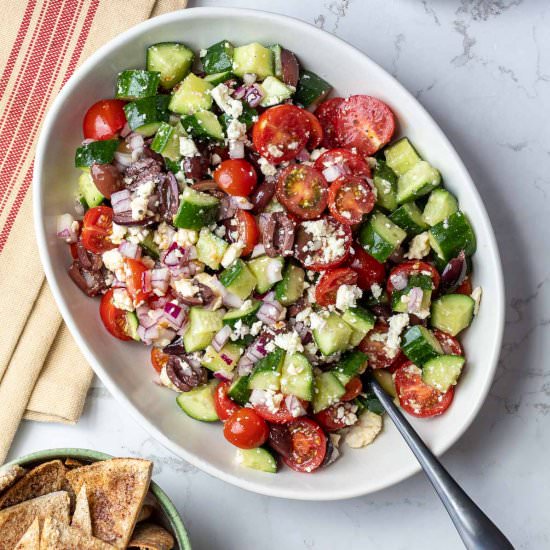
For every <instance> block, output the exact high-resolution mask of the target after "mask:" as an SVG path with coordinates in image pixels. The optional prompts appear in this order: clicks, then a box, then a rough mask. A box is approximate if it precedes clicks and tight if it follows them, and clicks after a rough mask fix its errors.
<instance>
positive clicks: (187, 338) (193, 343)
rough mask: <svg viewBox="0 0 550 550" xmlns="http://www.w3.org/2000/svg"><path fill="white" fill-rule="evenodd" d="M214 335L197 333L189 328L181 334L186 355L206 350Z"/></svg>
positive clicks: (209, 332) (212, 333)
mask: <svg viewBox="0 0 550 550" xmlns="http://www.w3.org/2000/svg"><path fill="white" fill-rule="evenodd" d="M215 334H216V332H211V331H207V332H199V331H196V330H192V329H191V327H189V328H188V329H187V330H186V331H185V333H184V334H183V345H184V347H185V351H186V352H187V353H192V352H194V351H200V350H203V349H206V348H207V347H208V346H209V345H210V343H211V342H212V339H213V338H214V335H215Z"/></svg>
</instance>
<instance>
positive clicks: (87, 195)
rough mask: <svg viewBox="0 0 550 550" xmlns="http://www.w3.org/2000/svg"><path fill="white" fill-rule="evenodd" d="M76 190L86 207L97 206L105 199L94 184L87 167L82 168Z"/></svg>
mask: <svg viewBox="0 0 550 550" xmlns="http://www.w3.org/2000/svg"><path fill="white" fill-rule="evenodd" d="M78 191H79V193H80V195H81V197H82V200H83V201H84V203H85V204H86V206H87V207H88V208H93V207H94V206H99V205H100V204H101V203H102V202H103V201H104V199H105V197H104V196H103V195H102V194H101V193H100V192H99V190H98V188H97V187H96V186H95V183H94V180H93V179H92V174H91V173H90V170H89V169H86V170H83V171H82V174H80V177H79V178H78Z"/></svg>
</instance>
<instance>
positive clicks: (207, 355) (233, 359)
mask: <svg viewBox="0 0 550 550" xmlns="http://www.w3.org/2000/svg"><path fill="white" fill-rule="evenodd" d="M242 353H243V348H242V347H241V346H239V345H237V344H235V343H233V342H227V344H225V346H223V348H222V349H221V350H220V351H219V352H218V351H216V350H215V349H214V348H213V347H212V346H208V347H207V348H206V350H205V352H204V355H203V357H202V360H201V365H202V366H203V367H206V368H207V369H208V370H211V371H213V372H216V371H219V370H221V371H226V372H231V371H232V370H233V369H234V368H235V367H236V366H237V363H238V362H239V359H240V358H241V355H242Z"/></svg>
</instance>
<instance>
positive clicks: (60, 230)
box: [56, 214, 78, 243]
mask: <svg viewBox="0 0 550 550" xmlns="http://www.w3.org/2000/svg"><path fill="white" fill-rule="evenodd" d="M74 221H75V220H74V218H73V217H72V216H71V215H70V214H61V216H57V233H56V234H57V236H58V237H59V238H60V239H63V240H64V241H65V242H66V243H75V242H76V241H78V231H75V227H76V224H75V223H74Z"/></svg>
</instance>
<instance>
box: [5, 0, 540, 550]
mask: <svg viewBox="0 0 550 550" xmlns="http://www.w3.org/2000/svg"><path fill="white" fill-rule="evenodd" d="M190 5H191V6H199V5H200V6H227V7H229V6H239V7H250V8H258V9H263V10H268V11H276V12H279V13H284V14H287V15H292V16H294V17H297V18H300V19H303V20H305V21H308V22H310V23H314V24H316V25H318V26H319V27H322V28H324V29H325V30H327V31H329V32H332V33H335V34H337V35H338V36H340V37H342V38H344V39H346V40H347V41H349V42H351V43H352V44H353V45H355V46H356V47H358V48H359V49H361V50H362V51H364V52H365V53H366V54H367V55H369V56H370V57H371V58H372V59H374V60H375V61H376V62H378V63H379V64H380V65H382V67H384V68H385V69H386V70H388V71H389V72H391V73H392V74H393V75H395V76H396V77H397V78H398V79H399V80H400V81H401V82H402V83H403V84H404V85H405V86H406V87H407V88H408V89H409V90H410V91H411V92H413V93H414V94H415V95H416V97H417V98H418V99H419V100H420V102H421V103H422V104H423V105H424V106H425V107H426V108H427V109H428V111H430V113H431V114H432V115H433V116H434V118H435V119H436V120H437V122H438V123H439V124H440V125H441V127H442V128H443V130H444V131H445V132H446V133H447V135H448V136H449V137H450V139H451V141H452V142H453V143H454V145H455V147H456V148H457V150H458V152H459V154H460V155H461V156H462V158H463V160H464V162H465V164H466V166H467V167H468V169H469V170H470V173H471V174H472V176H473V178H474V181H475V182H476V184H477V186H478V189H479V191H480V192H481V194H482V196H483V198H484V200H485V204H486V205H487V209H488V211H489V215H490V217H491V220H492V222H493V225H494V227H495V230H496V233H497V238H498V241H499V246H500V251H501V255H502V260H503V265H504V275H505V279H506V289H507V323H506V331H505V336H504V347H503V350H502V357H501V361H500V365H499V370H498V373H497V376H496V379H495V383H494V385H493V388H492V390H491V393H490V396H489V398H488V399H487V402H486V403H485V406H484V407H483V408H482V410H481V412H480V414H479V416H478V418H477V420H476V421H475V422H474V424H473V426H472V427H471V428H470V429H469V430H468V432H467V433H466V435H464V437H462V439H461V440H460V441H459V442H458V443H457V444H456V445H455V446H454V447H453V448H452V449H451V450H450V451H449V452H447V453H446V454H445V456H444V457H443V462H444V464H445V465H446V466H447V467H448V469H449V470H450V471H451V472H452V473H453V474H454V475H455V476H456V478H457V480H458V481H459V482H460V483H461V484H462V485H463V486H464V488H465V489H466V490H467V491H468V492H469V493H470V494H471V496H472V497H473V498H474V499H475V500H476V501H477V502H478V503H479V504H480V505H481V506H482V507H483V508H484V509H485V510H486V511H487V513H488V514H489V515H490V516H492V517H493V518H494V519H495V520H496V521H497V522H498V523H499V524H500V525H501V526H502V527H503V528H504V530H505V531H506V533H507V534H508V535H509V537H510V539H511V540H512V542H513V543H514V545H515V546H516V547H517V548H532V549H541V548H548V547H550V523H549V521H548V510H549V509H550V467H549V466H548V463H549V462H548V454H547V453H548V452H549V451H550V422H549V420H550V416H549V414H550V367H549V366H548V363H546V361H547V360H548V356H550V332H549V331H550V313H549V311H550V308H549V306H550V261H549V260H548V243H549V242H550V222H549V218H550V198H549V194H550V142H549V141H548V135H549V134H548V128H549V127H550V32H549V31H548V29H549V28H550V5H549V4H548V2H546V1H545V0H529V1H528V0H461V1H460V2H459V1H452V0H421V1H420V0H196V1H193V0H191V1H190ZM487 306H489V304H486V307H487ZM546 438H548V439H546ZM62 446H75V447H89V448H95V449H100V450H104V451H106V452H109V453H113V454H122V455H128V454H136V455H143V456H146V457H148V458H151V459H153V460H154V461H155V464H156V471H155V478H156V480H157V481H158V482H159V483H160V484H161V486H162V487H163V488H164V489H165V490H166V491H167V492H168V493H169V495H170V496H171V497H172V498H173V500H174V501H175V503H176V505H177V507H178V508H179V510H180V511H181V512H182V513H183V516H184V519H185V521H186V524H187V527H188V529H189V532H190V536H191V540H192V542H193V546H194V548H195V549H200V550H202V549H207V550H214V549H218V548H219V549H222V548H223V549H224V550H243V549H248V548H258V547H261V548H264V549H266V550H267V549H279V548H292V549H294V548H311V549H316V550H321V549H323V550H332V549H334V548H348V549H350V550H352V549H356V548H357V549H359V548H375V547H378V548H384V549H385V548H391V549H394V550H398V549H407V550H411V549H423V550H430V549H436V548H441V547H444V548H446V549H448V550H451V549H455V548H456V549H458V548H462V545H461V543H460V540H459V538H458V536H457V535H456V533H455V531H454V528H453V526H452V524H451V522H450V521H449V519H448V517H447V515H446V513H445V511H444V510H443V508H442V506H441V505H440V503H439V501H438V500H437V498H436V496H435V495H434V493H433V491H432V490H431V488H430V486H429V485H428V483H427V481H426V480H425V478H424V477H423V476H422V475H416V476H414V477H413V478H411V479H409V480H407V481H405V482H403V483H400V484H399V485H397V486H395V487H393V488H391V489H388V490H385V491H382V492H379V493H377V494H374V495H370V496H367V497H364V498H358V499H354V500H348V501H343V502H333V503H302V502H293V501H284V500H278V499H273V498H267V497H262V496H258V495H254V494H251V493H247V492H244V491H242V490H240V489H237V488H235V487H232V486H229V485H227V484H225V483H223V482H221V481H218V480H216V479H213V478H211V477H209V476H208V475H206V474H203V473H202V472H199V471H197V470H196V469H195V468H193V467H191V466H190V465H188V464H186V463H185V462H183V461H181V460H179V459H177V458H176V457H175V456H173V455H171V454H170V453H169V452H168V451H166V450H165V449H164V448H162V447H161V446H160V445H159V444H157V443H156V442H155V441H153V440H152V439H151V438H150V437H149V436H148V435H147V434H146V433H145V431H144V430H142V429H141V428H140V427H139V426H137V425H136V423H135V422H134V421H133V420H132V419H131V418H130V417H129V416H128V415H127V414H126V413H125V412H123V411H122V410H121V408H120V407H118V406H117V404H116V402H115V401H114V399H113V398H112V397H111V396H110V395H109V393H108V392H107V391H106V390H105V389H104V388H103V387H102V386H101V384H100V383H99V382H96V383H95V384H94V388H93V389H92V390H91V391H90V395H89V398H88V402H87V406H86V410H85V413H84V415H83V417H82V420H81V421H80V423H79V424H78V425H77V426H74V427H69V426H60V425H47V424H37V423H30V422H27V423H25V424H24V425H23V427H22V428H21V430H20V431H19V434H18V436H17V438H16V440H15V443H14V446H13V448H12V451H11V455H10V457H11V458H13V457H16V456H19V455H22V454H25V453H28V452H31V451H34V450H38V449H42V448H48V447H62Z"/></svg>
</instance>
